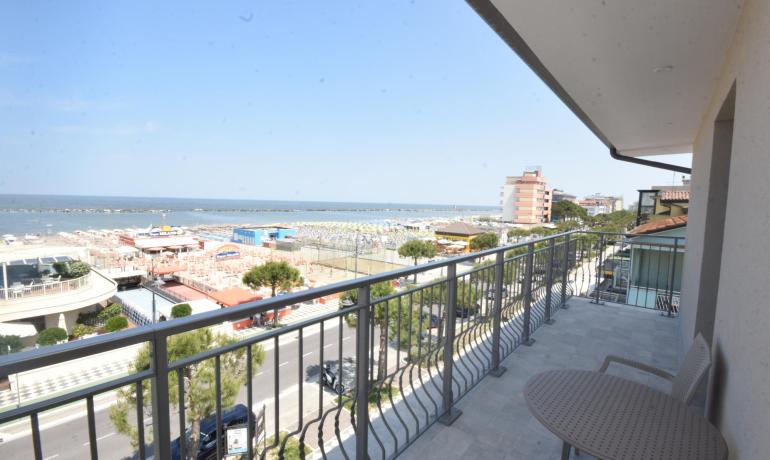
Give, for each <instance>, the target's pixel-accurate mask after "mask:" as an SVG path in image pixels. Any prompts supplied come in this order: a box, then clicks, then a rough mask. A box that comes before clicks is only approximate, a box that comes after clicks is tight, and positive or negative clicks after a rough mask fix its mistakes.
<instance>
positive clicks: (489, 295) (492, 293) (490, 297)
mask: <svg viewBox="0 0 770 460" xmlns="http://www.w3.org/2000/svg"><path fill="white" fill-rule="evenodd" d="M506 297H508V288H507V287H505V286H503V298H506ZM487 300H495V288H490V289H489V290H488V291H487Z"/></svg>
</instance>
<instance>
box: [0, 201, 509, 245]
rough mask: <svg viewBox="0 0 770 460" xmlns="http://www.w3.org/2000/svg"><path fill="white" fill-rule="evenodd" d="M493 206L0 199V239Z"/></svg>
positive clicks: (432, 214) (467, 212)
mask: <svg viewBox="0 0 770 460" xmlns="http://www.w3.org/2000/svg"><path fill="white" fill-rule="evenodd" d="M499 209H500V208H499V207H495V206H463V205H434V204H404V203H347V202H322V201H268V200H241V199H207V198H148V197H102V196H72V195H10V194H0V234H6V233H10V234H14V235H16V236H22V235H24V234H35V235H52V234H55V233H58V232H72V231H74V230H91V229H115V228H129V227H139V228H145V227H148V226H150V225H153V226H155V225H177V226H196V225H217V224H235V225H241V224H243V225H264V224H273V223H290V222H319V221H344V222H359V223H385V222H387V221H408V220H419V219H429V218H453V217H464V216H472V215H492V214H496V213H499Z"/></svg>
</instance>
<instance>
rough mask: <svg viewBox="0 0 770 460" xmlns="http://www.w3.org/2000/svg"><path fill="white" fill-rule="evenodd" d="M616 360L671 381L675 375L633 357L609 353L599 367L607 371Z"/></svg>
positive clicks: (601, 370)
mask: <svg viewBox="0 0 770 460" xmlns="http://www.w3.org/2000/svg"><path fill="white" fill-rule="evenodd" d="M612 362H615V363H618V364H623V365H625V366H628V367H633V368H634V369H639V370H640V371H644V372H647V373H650V374H653V375H657V376H658V377H661V378H664V379H666V380H669V381H673V380H674V378H675V377H674V375H672V374H669V373H668V372H666V371H664V370H663V369H658V368H657V367H653V366H650V365H648V364H644V363H640V362H639V361H634V360H632V359H627V358H623V357H620V356H615V355H608V356H607V357H606V358H604V364H602V367H601V368H600V369H599V372H605V371H606V370H607V368H608V367H609V365H610V363H612Z"/></svg>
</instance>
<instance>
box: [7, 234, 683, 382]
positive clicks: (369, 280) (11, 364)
mask: <svg viewBox="0 0 770 460" xmlns="http://www.w3.org/2000/svg"><path fill="white" fill-rule="evenodd" d="M573 234H596V235H614V236H622V237H626V238H629V237H637V236H642V235H635V234H629V233H613V232H597V231H585V230H572V231H569V232H564V233H558V234H554V235H548V236H545V237H542V238H537V239H533V240H527V241H524V242H519V243H515V244H512V245H506V246H498V247H495V248H491V249H486V250H482V251H478V252H472V253H469V254H465V255H459V256H453V257H449V258H446V259H442V260H436V261H433V262H427V263H424V264H420V265H414V266H410V267H404V268H399V269H396V270H391V271H388V272H383V273H378V274H374V275H368V276H365V277H361V278H356V279H352V280H345V281H340V282H337V283H333V284H328V285H326V286H320V287H315V288H311V289H306V290H303V291H298V292H293V293H289V294H286V295H282V296H276V297H270V298H267V299H262V300H256V301H253V302H248V303H244V304H241V305H238V306H236V307H231V308H223V309H219V310H213V311H208V312H203V313H198V314H195V315H191V316H187V317H184V318H177V319H174V320H173V321H163V322H160V323H155V324H152V325H148V326H142V327H138V328H133V329H128V330H123V331H118V332H113V333H110V334H105V335H101V336H97V337H90V338H87V339H82V340H77V341H74V342H68V343H64V344H60V345H57V346H54V347H45V348H40V349H36V350H28V351H24V352H19V353H13V354H10V355H5V356H2V357H0V368H1V369H3V370H4V372H5V373H8V374H14V373H18V372H24V371H27V370H30V369H35V368H38V367H42V366H50V365H53V364H59V363H62V362H66V361H69V360H72V359H77V358H82V357H85V356H88V355H92V354H97V353H102V352H105V351H110V350H114V349H117V348H122V347H124V346H129V345H134V344H137V343H142V342H153V341H156V340H160V339H163V340H165V338H166V337H169V336H173V335H176V334H181V333H184V332H189V331H192V330H196V329H200V328H204V327H209V326H214V325H217V324H221V323H223V322H226V321H232V320H240V319H243V318H246V317H249V316H253V315H257V314H260V313H266V312H269V311H272V310H275V309H279V308H284V307H287V306H290V305H294V304H297V303H302V302H306V301H309V300H313V299H317V298H319V297H324V296H328V295H332V294H338V293H341V292H346V291H350V290H353V289H358V288H360V287H364V286H369V285H372V284H375V283H379V282H383V281H390V280H394V279H397V278H405V277H409V276H410V275H414V274H416V273H421V272H425V271H430V270H435V269H440V268H445V267H448V266H450V265H456V264H461V263H463V262H469V261H474V260H476V259H479V258H482V257H487V256H491V255H495V254H497V253H500V252H502V253H503V254H505V252H507V251H510V250H512V249H517V248H522V247H528V246H529V245H535V244H537V243H541V242H546V241H549V240H552V239H558V238H563V237H565V236H567V235H573ZM656 238H666V239H674V240H676V239H682V237H674V236H660V237H659V236H656ZM336 314H337V313H336V312H335V313H334V315H336ZM316 322H317V321H316ZM261 337H262V336H260V340H261Z"/></svg>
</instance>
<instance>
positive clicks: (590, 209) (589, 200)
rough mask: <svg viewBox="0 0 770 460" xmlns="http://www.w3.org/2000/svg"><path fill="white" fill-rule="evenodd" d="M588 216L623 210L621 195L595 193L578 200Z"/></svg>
mask: <svg viewBox="0 0 770 460" xmlns="http://www.w3.org/2000/svg"><path fill="white" fill-rule="evenodd" d="M578 204H579V205H580V206H581V207H582V208H584V209H585V210H586V212H587V213H588V215H589V216H596V215H599V214H609V213H611V212H615V211H621V210H623V197H620V196H609V195H600V194H598V193H597V194H595V195H591V196H587V197H585V198H584V199H582V200H579V201H578Z"/></svg>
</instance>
